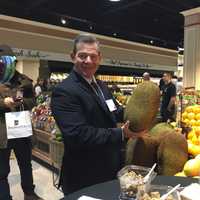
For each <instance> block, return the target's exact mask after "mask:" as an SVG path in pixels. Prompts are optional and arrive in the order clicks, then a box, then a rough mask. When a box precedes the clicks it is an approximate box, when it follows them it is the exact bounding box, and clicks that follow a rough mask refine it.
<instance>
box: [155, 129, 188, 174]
mask: <svg viewBox="0 0 200 200" xmlns="http://www.w3.org/2000/svg"><path fill="white" fill-rule="evenodd" d="M187 160H188V148H187V140H186V138H185V137H184V136H183V135H182V134H179V133H177V132H176V131H174V132H173V133H171V132H169V133H164V134H163V136H161V137H160V144H159V146H158V150H157V164H158V168H157V170H158V174H161V175H165V176H173V175H174V174H176V173H177V172H180V171H182V169H183V166H184V164H185V163H186V161H187Z"/></svg>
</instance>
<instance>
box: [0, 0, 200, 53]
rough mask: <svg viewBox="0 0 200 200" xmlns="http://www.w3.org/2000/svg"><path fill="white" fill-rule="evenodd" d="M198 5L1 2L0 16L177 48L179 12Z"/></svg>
mask: <svg viewBox="0 0 200 200" xmlns="http://www.w3.org/2000/svg"><path fill="white" fill-rule="evenodd" d="M198 6H200V0H121V1H120V2H110V1H109V0H57V1H55V0H34V1H33V0H1V1H0V14H6V15H10V16H16V17H21V18H26V19H31V20H35V21H40V22H45V23H49V24H54V25H59V26H66V27H69V28H74V29H77V30H82V31H88V32H94V33H97V34H102V35H108V36H112V37H116V38H122V39H126V40H130V41H136V42H142V43H145V44H152V45H155V46H161V47H166V48H173V49H177V47H178V46H179V47H183V26H184V17H183V16H182V15H181V14H180V12H181V11H183V10H188V9H191V8H195V7H198ZM61 18H63V19H65V20H66V24H62V23H61Z"/></svg>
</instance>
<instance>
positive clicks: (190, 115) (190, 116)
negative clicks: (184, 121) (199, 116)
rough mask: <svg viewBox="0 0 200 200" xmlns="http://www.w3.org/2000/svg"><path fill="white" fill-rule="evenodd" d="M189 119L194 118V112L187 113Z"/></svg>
mask: <svg viewBox="0 0 200 200" xmlns="http://www.w3.org/2000/svg"><path fill="white" fill-rule="evenodd" d="M187 117H188V119H189V120H192V119H195V114H194V113H193V112H190V113H188V115H187Z"/></svg>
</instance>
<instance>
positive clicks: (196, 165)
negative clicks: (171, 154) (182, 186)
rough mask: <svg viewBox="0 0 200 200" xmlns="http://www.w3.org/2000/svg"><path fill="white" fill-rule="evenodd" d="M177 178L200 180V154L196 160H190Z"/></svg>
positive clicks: (177, 174)
mask: <svg viewBox="0 0 200 200" xmlns="http://www.w3.org/2000/svg"><path fill="white" fill-rule="evenodd" d="M175 176H188V177H193V178H199V176H200V154H198V155H197V156H196V157H195V158H194V159H190V160H188V161H187V162H186V163H185V165H184V167H183V171H182V172H178V173H176V174H175Z"/></svg>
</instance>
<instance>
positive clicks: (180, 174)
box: [174, 171, 186, 177]
mask: <svg viewBox="0 0 200 200" xmlns="http://www.w3.org/2000/svg"><path fill="white" fill-rule="evenodd" d="M174 176H183V177H185V176H186V175H185V173H184V172H183V171H182V172H178V173H176V174H175V175H174Z"/></svg>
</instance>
